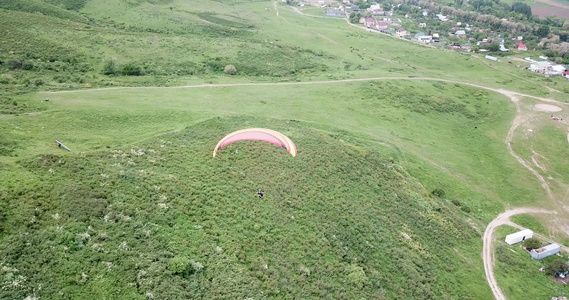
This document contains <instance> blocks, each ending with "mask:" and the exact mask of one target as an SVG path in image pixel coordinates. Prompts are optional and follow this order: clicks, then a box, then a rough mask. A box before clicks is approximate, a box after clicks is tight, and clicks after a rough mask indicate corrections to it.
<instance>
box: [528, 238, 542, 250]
mask: <svg viewBox="0 0 569 300" xmlns="http://www.w3.org/2000/svg"><path fill="white" fill-rule="evenodd" d="M541 246H543V243H542V242H541V241H540V240H539V239H538V238H529V239H527V240H525V241H524V247H526V249H527V250H532V249H539V248H541Z"/></svg>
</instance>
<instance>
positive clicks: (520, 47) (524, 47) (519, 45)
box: [516, 43, 528, 51]
mask: <svg viewBox="0 0 569 300" xmlns="http://www.w3.org/2000/svg"><path fill="white" fill-rule="evenodd" d="M516 45H518V50H520V51H528V48H527V47H526V45H524V44H523V43H516Z"/></svg>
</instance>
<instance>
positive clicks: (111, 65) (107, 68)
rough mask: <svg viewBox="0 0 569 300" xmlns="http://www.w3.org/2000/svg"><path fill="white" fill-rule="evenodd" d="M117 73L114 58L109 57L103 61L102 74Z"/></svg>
mask: <svg viewBox="0 0 569 300" xmlns="http://www.w3.org/2000/svg"><path fill="white" fill-rule="evenodd" d="M116 73H117V65H116V63H115V60H114V59H109V60H107V61H106V62H105V65H104V66H103V74H105V75H114V74H116Z"/></svg>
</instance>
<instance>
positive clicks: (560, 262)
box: [545, 258, 569, 276]
mask: <svg viewBox="0 0 569 300" xmlns="http://www.w3.org/2000/svg"><path fill="white" fill-rule="evenodd" d="M568 270H569V265H568V264H567V260H566V259H559V258H556V259H555V260H553V261H552V262H550V263H548V264H546V265H545V273H546V274H548V275H552V276H556V275H557V272H562V273H563V272H566V271H568Z"/></svg>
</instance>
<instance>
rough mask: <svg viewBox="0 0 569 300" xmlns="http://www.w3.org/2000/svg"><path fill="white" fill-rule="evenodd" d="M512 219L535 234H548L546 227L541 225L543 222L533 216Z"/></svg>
mask: <svg viewBox="0 0 569 300" xmlns="http://www.w3.org/2000/svg"><path fill="white" fill-rule="evenodd" d="M510 219H511V220H512V222H514V223H516V224H518V225H521V226H523V227H525V228H528V229H531V230H532V231H533V232H537V233H541V234H547V230H546V229H545V226H544V225H543V224H542V223H541V221H540V220H539V219H538V218H536V217H534V216H532V215H526V214H521V215H515V216H512V217H511V218H510Z"/></svg>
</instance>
